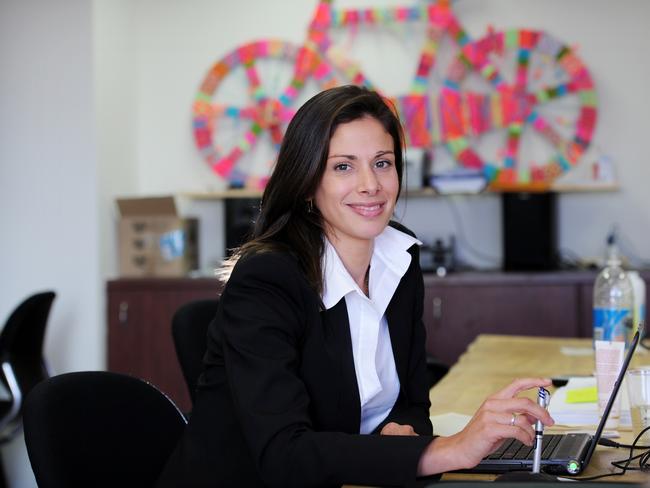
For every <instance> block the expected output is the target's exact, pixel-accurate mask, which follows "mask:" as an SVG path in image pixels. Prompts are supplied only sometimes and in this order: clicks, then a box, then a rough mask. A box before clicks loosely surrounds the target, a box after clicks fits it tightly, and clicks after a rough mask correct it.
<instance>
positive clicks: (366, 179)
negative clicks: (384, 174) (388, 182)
mask: <svg viewBox="0 0 650 488" xmlns="http://www.w3.org/2000/svg"><path fill="white" fill-rule="evenodd" d="M380 189H381V184H380V183H379V179H378V178H377V175H376V174H375V172H374V171H373V170H372V169H371V168H365V169H364V170H363V171H361V172H360V175H359V192H360V193H368V194H370V195H374V194H375V193H377V192H378V191H379V190H380Z"/></svg>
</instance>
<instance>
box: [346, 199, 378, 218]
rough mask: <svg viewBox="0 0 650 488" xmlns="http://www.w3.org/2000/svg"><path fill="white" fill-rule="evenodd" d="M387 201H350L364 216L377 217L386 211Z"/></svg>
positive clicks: (353, 207) (352, 206)
mask: <svg viewBox="0 0 650 488" xmlns="http://www.w3.org/2000/svg"><path fill="white" fill-rule="evenodd" d="M385 205H386V204H385V202H377V203H348V207H350V208H351V209H352V210H353V211H354V212H355V213H357V214H359V215H361V216H362V217H377V216H379V215H381V214H382V213H383V211H384V206H385Z"/></svg>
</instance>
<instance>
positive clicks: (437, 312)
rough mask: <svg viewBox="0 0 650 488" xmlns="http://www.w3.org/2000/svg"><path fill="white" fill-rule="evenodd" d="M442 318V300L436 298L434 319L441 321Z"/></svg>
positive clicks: (434, 301)
mask: <svg viewBox="0 0 650 488" xmlns="http://www.w3.org/2000/svg"><path fill="white" fill-rule="evenodd" d="M441 318H442V298H440V297H434V299H433V319H434V320H440V319H441Z"/></svg>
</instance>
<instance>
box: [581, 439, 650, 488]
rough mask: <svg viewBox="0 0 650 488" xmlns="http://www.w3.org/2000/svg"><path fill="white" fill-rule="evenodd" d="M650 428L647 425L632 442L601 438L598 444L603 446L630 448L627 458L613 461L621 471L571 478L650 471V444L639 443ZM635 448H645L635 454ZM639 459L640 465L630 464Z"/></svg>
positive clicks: (590, 477)
mask: <svg viewBox="0 0 650 488" xmlns="http://www.w3.org/2000/svg"><path fill="white" fill-rule="evenodd" d="M649 430H650V427H646V428H645V429H643V430H642V431H641V432H639V435H637V436H636V438H635V439H634V442H632V444H619V443H618V442H615V441H612V440H611V439H605V438H601V439H600V440H599V441H598V444H600V445H601V446H607V447H616V448H624V449H628V448H629V449H630V455H629V456H628V457H627V458H626V459H621V460H618V461H612V466H614V467H615V468H618V469H620V470H621V471H620V472H619V473H607V474H599V475H596V476H587V477H585V478H570V479H572V480H575V481H592V480H597V479H601V478H607V477H609V476H622V475H624V474H625V473H626V472H628V471H644V472H648V471H650V446H641V445H638V442H639V440H640V439H641V436H643V434H645V433H646V432H648V431H649ZM635 449H644V451H643V452H642V453H641V454H636V455H635V454H634V450H635ZM637 459H638V460H639V466H638V467H636V466H630V464H631V463H632V462H633V461H636V460H637Z"/></svg>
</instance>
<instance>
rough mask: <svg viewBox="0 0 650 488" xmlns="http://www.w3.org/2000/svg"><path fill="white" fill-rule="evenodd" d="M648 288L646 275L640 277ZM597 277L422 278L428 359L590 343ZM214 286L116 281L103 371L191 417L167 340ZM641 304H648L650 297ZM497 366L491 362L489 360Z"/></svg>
mask: <svg viewBox="0 0 650 488" xmlns="http://www.w3.org/2000/svg"><path fill="white" fill-rule="evenodd" d="M642 277H643V278H644V279H645V281H646V283H648V287H647V290H646V291H647V293H648V295H650V271H648V272H644V273H642ZM595 279H596V272H549V273H501V272H458V273H451V274H449V275H448V276H446V277H444V278H438V277H436V276H433V275H425V278H424V284H425V303H424V314H423V319H424V323H425V326H426V328H427V343H426V347H427V351H428V352H429V353H430V354H431V355H433V356H434V357H436V358H437V359H439V360H441V361H443V362H444V363H446V364H449V365H451V364H453V363H454V362H456V360H457V359H458V357H459V356H460V355H461V354H462V353H463V351H465V349H466V347H467V346H468V345H469V344H470V342H472V341H473V340H474V338H475V337H476V336H477V335H478V334H480V333H483V332H485V333H495V334H519V335H530V336H558V337H590V336H591V334H592V325H591V314H592V311H591V307H592V298H591V296H592V292H593V283H594V280H595ZM219 291H220V285H219V282H218V281H217V280H216V279H208V278H203V279H189V278H188V279H174V278H159V279H119V280H114V281H110V282H109V283H108V286H107V292H108V368H109V370H111V371H117V372H123V373H128V374H132V375H134V376H138V377H140V378H144V379H146V380H148V381H150V382H151V383H153V384H154V385H156V386H157V387H159V388H160V389H161V390H163V391H164V392H165V393H167V394H168V395H169V396H170V397H171V398H172V399H173V400H174V401H175V402H176V403H177V405H179V407H180V408H181V409H183V410H189V409H190V401H189V395H188V393H187V389H186V386H185V382H184V380H183V377H182V374H181V370H180V366H179V365H178V361H177V359H176V352H175V350H174V345H173V342H172V336H171V319H172V316H173V314H174V312H175V311H176V310H177V309H178V307H180V306H181V305H183V304H184V303H187V302H189V301H192V300H197V299H202V298H212V297H215V296H217V295H218V293H219ZM647 303H650V296H648V299H647ZM495 360H496V358H495Z"/></svg>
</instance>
